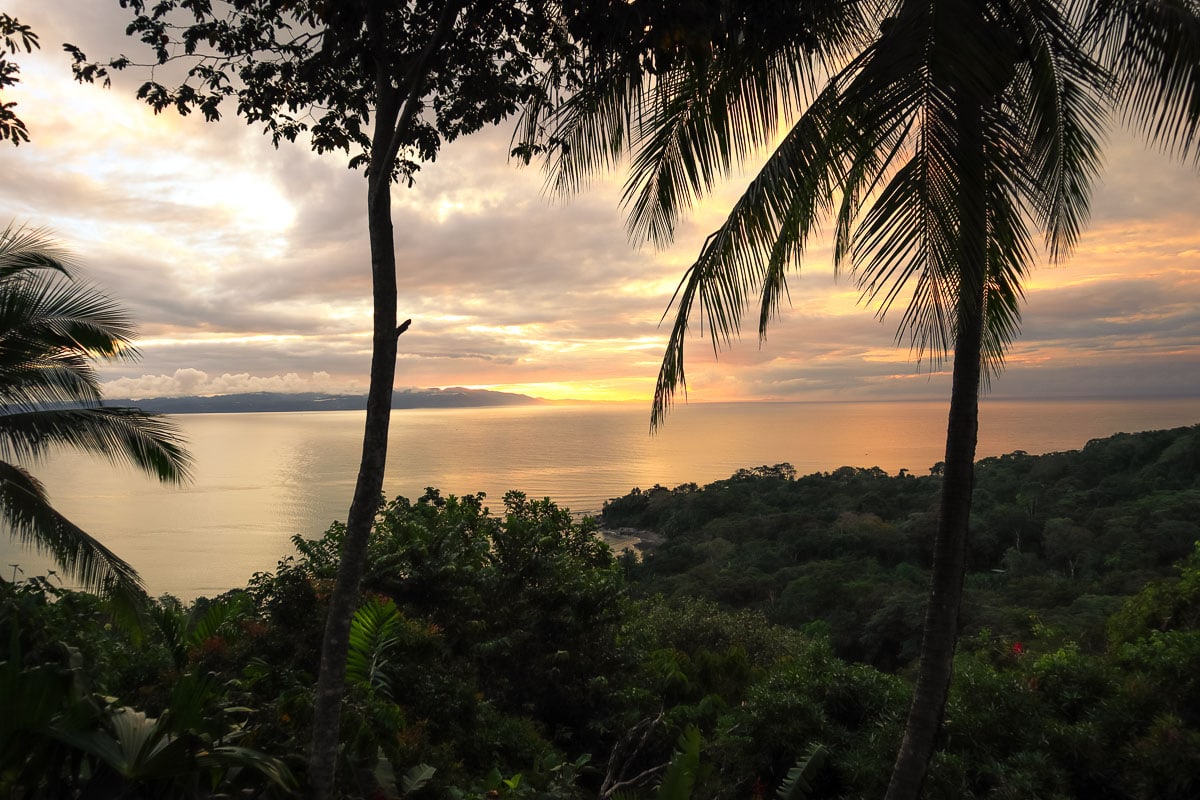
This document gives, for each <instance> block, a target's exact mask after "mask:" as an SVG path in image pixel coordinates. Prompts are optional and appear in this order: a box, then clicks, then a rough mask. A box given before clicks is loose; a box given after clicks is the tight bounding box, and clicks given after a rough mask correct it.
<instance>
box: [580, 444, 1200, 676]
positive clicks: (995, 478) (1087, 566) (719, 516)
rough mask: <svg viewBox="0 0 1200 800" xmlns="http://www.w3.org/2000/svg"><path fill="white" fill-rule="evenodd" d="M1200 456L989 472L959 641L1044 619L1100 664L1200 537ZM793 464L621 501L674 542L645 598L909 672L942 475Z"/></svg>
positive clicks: (1022, 460) (634, 578) (1186, 452)
mask: <svg viewBox="0 0 1200 800" xmlns="http://www.w3.org/2000/svg"><path fill="white" fill-rule="evenodd" d="M1198 442H1200V439H1198V437H1197V430H1196V428H1179V429H1176V430H1173V431H1152V432H1147V433H1142V434H1137V435H1128V434H1120V435H1117V436H1114V437H1111V438H1110V439H1101V440H1096V441H1092V442H1089V443H1088V444H1087V446H1086V447H1084V448H1083V449H1082V450H1081V451H1078V452H1069V453H1052V454H1048V455H1045V456H1031V455H1028V454H1027V453H1022V452H1017V453H1011V454H1008V455H1005V456H1000V457H996V458H987V459H983V460H982V461H980V462H979V464H978V466H977V470H976V476H977V483H976V486H977V490H976V497H975V503H974V508H973V525H972V531H971V539H970V542H969V545H968V558H969V561H970V571H969V573H968V575H967V578H966V583H967V586H968V589H969V591H968V598H967V602H966V606H965V608H964V610H963V623H964V628H965V631H966V632H967V633H968V634H970V633H973V632H977V631H979V630H982V629H983V628H989V629H991V630H993V631H998V632H1002V633H1004V634H1007V635H1010V636H1029V635H1030V634H1031V633H1032V627H1031V624H1030V622H1029V619H1030V615H1031V614H1037V615H1038V617H1039V618H1040V619H1041V620H1043V621H1044V622H1045V623H1046V624H1049V625H1051V626H1053V627H1062V628H1065V629H1067V630H1070V631H1072V636H1073V637H1074V638H1075V639H1076V640H1077V641H1078V642H1079V643H1080V645H1082V646H1085V647H1087V648H1090V649H1091V650H1092V651H1094V652H1098V651H1100V650H1102V649H1103V648H1104V646H1105V632H1104V627H1105V621H1106V620H1107V618H1108V615H1109V614H1111V613H1112V612H1113V611H1114V610H1115V609H1116V608H1117V607H1118V606H1119V605H1120V604H1121V602H1122V598H1124V597H1128V596H1130V595H1132V594H1133V593H1135V592H1137V591H1138V590H1140V589H1141V588H1142V586H1143V585H1144V584H1145V583H1146V581H1147V580H1148V579H1150V578H1152V577H1155V576H1164V575H1167V574H1170V569H1171V568H1170V565H1171V564H1173V563H1175V562H1176V561H1177V560H1178V559H1180V558H1181V557H1183V556H1185V555H1187V554H1188V553H1189V552H1191V551H1192V549H1193V547H1194V544H1193V543H1194V542H1195V541H1196V540H1197V538H1200V528H1198V527H1197V526H1196V524H1195V522H1194V520H1195V519H1196V518H1197V516H1198V515H1200V505H1198V501H1197V499H1196V493H1197V491H1200V489H1198V486H1200V484H1198V483H1197V481H1198V480H1200V479H1198V478H1197V474H1196V473H1195V472H1194V471H1193V472H1188V471H1187V470H1186V469H1184V470H1180V469H1178V467H1179V465H1181V464H1182V465H1184V466H1186V465H1187V464H1190V463H1191V461H1192V460H1193V459H1195V458H1197V457H1198V456H1200V449H1198V448H1200V444H1198ZM783 466H786V465H778V466H777V467H775V468H770V469H767V468H758V469H756V470H742V471H741V472H739V473H738V474H736V475H734V476H732V477H730V478H729V479H727V480H723V481H717V482H715V483H712V484H710V485H708V486H704V487H697V486H694V485H690V486H683V487H678V488H677V489H674V490H668V489H666V488H664V487H654V488H653V489H651V490H649V491H641V490H634V491H633V492H631V493H630V494H628V495H626V496H624V497H621V498H616V499H615V500H612V501H610V502H609V503H608V504H607V505H606V506H605V509H604V516H603V520H604V522H605V524H606V525H607V526H609V527H620V526H631V527H638V528H644V529H648V530H651V531H654V532H656V533H657V534H658V535H659V538H661V539H662V541H661V542H659V543H657V544H655V545H654V546H653V547H652V548H650V549H649V550H648V551H647V552H646V553H645V555H644V557H643V560H642V563H641V564H637V565H633V566H631V568H630V569H629V577H630V579H631V582H632V589H633V591H634V593H635V594H636V593H648V592H661V593H663V594H665V595H667V596H669V597H685V596H697V597H703V598H707V599H710V600H712V601H714V602H717V603H719V604H720V605H722V606H723V607H726V608H750V609H756V610H760V611H762V612H763V613H765V614H766V615H767V617H768V618H769V619H770V620H771V621H773V622H777V623H782V624H787V625H791V626H795V627H798V628H805V627H806V626H817V628H820V629H823V630H828V631H829V633H830V635H831V637H832V640H833V643H834V645H835V647H836V649H837V652H838V653H839V655H841V656H843V657H846V658H851V659H855V660H861V661H865V662H867V663H871V664H874V665H876V666H878V667H880V668H882V669H886V670H890V671H894V670H899V669H902V668H903V667H904V666H905V665H907V664H909V663H910V662H911V661H912V660H913V659H914V658H915V656H916V653H917V648H918V644H919V641H920V635H921V630H922V624H923V619H924V606H925V593H926V590H927V584H928V577H927V576H928V572H927V570H928V561H929V557H930V553H929V549H928V548H929V542H930V537H931V536H932V531H933V525H934V517H935V513H934V512H935V505H934V504H935V500H936V497H937V489H938V483H939V479H938V478H937V477H936V476H928V477H914V476H912V475H907V474H906V475H901V476H888V475H887V474H885V473H883V472H882V471H881V470H867V469H853V468H848V467H847V468H842V469H839V470H835V471H834V472H831V473H823V474H814V475H807V476H803V477H798V478H797V477H794V476H793V475H792V474H791V473H790V472H789V471H788V470H786V469H783V468H781V467H783ZM813 629H814V630H815V629H816V628H813Z"/></svg>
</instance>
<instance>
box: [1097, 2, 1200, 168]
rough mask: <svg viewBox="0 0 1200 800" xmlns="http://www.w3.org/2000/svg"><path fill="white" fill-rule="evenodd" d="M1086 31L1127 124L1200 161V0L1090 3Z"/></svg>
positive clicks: (1184, 157) (1155, 142) (1152, 140)
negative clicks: (1108, 74) (1112, 84)
mask: <svg viewBox="0 0 1200 800" xmlns="http://www.w3.org/2000/svg"><path fill="white" fill-rule="evenodd" d="M1083 30H1084V32H1085V34H1086V35H1087V36H1088V42H1089V43H1090V44H1091V45H1092V47H1093V48H1094V50H1095V52H1096V53H1097V54H1098V58H1099V60H1100V62H1101V63H1102V64H1104V65H1105V66H1106V67H1107V68H1108V69H1109V70H1110V71H1111V73H1112V74H1113V76H1114V81H1115V91H1116V97H1117V100H1118V101H1119V103H1120V104H1121V107H1122V111H1123V113H1124V115H1125V119H1126V122H1128V123H1129V124H1130V125H1131V127H1132V128H1133V129H1134V130H1136V131H1139V132H1142V133H1144V134H1145V136H1146V137H1147V139H1148V140H1149V141H1150V142H1151V143H1153V144H1155V145H1157V146H1159V147H1161V148H1163V149H1164V150H1166V151H1168V152H1172V153H1175V154H1176V155H1177V156H1179V157H1180V158H1182V159H1185V160H1191V161H1192V162H1193V163H1198V162H1200V2H1197V0H1169V1H1166V0H1091V2H1088V3H1086V4H1085V11H1084V23H1083Z"/></svg>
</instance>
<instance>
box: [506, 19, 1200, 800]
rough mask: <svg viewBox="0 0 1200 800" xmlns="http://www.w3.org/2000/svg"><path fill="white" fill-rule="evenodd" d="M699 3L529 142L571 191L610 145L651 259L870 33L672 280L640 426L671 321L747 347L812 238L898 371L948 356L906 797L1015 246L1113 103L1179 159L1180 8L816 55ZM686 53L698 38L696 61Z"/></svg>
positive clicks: (997, 27)
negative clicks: (852, 291) (825, 250)
mask: <svg viewBox="0 0 1200 800" xmlns="http://www.w3.org/2000/svg"><path fill="white" fill-rule="evenodd" d="M598 5H606V4H598ZM612 5H619V4H612ZM647 5H650V6H651V7H652V8H657V6H656V5H655V4H647ZM718 5H720V4H714V6H713V9H712V10H713V15H712V18H711V19H709V20H708V23H707V24H701V25H698V26H696V25H693V26H692V27H691V28H690V29H689V30H688V31H685V32H684V33H683V34H682V35H680V34H679V30H678V29H679V27H680V25H681V23H679V22H676V21H673V20H671V19H670V18H669V17H668V18H666V19H665V20H664V19H654V18H652V17H651V18H650V24H649V25H648V26H646V33H645V36H644V38H643V39H639V40H637V41H638V42H646V41H649V42H653V43H656V44H655V46H653V47H651V48H649V49H650V50H651V57H649V58H642V59H634V60H633V61H632V63H631V61H630V59H628V58H623V57H621V55H620V54H621V52H627V50H628V48H629V45H627V46H626V50H625V51H621V50H618V51H617V54H616V55H614V56H613V57H612V58H611V59H610V60H609V62H608V67H607V68H606V69H597V70H596V71H595V72H594V73H593V74H591V75H589V76H587V79H588V80H587V83H586V84H585V87H584V90H583V91H581V92H579V93H578V94H577V95H576V96H575V97H574V98H573V99H572V100H571V101H569V102H568V103H567V104H566V105H565V107H564V108H563V109H560V110H558V112H557V113H558V116H557V120H556V122H555V123H553V124H551V125H550V127H549V129H548V130H549V131H550V132H549V134H548V136H547V142H548V144H547V149H548V150H549V153H550V157H549V159H548V163H549V164H550V166H551V169H552V178H551V181H552V183H553V184H554V185H556V186H558V187H561V188H566V189H572V188H574V187H576V186H578V185H579V184H580V182H581V181H582V180H583V178H585V177H586V176H587V175H588V174H589V173H590V172H592V171H594V170H596V169H597V168H602V167H607V166H609V165H611V164H613V163H616V162H617V160H618V159H619V158H620V157H621V156H622V155H623V154H624V153H625V151H626V150H632V151H633V156H632V161H631V164H632V166H631V175H630V177H629V179H628V181H627V183H626V194H625V199H626V201H627V203H628V206H629V210H630V221H629V230H630V233H631V234H632V236H634V237H635V238H645V239H649V240H651V241H653V242H656V243H663V242H666V241H669V240H670V238H671V235H672V232H673V228H674V225H675V222H676V220H677V219H678V216H679V214H680V209H681V208H682V207H683V206H686V205H687V204H688V203H690V202H691V201H693V200H694V199H696V198H697V197H699V196H700V195H701V194H703V193H704V192H705V191H707V190H708V189H709V188H710V187H711V186H712V185H713V183H714V182H715V181H716V180H717V179H718V178H720V177H722V176H723V175H725V174H727V173H728V171H729V169H730V167H731V165H734V164H736V163H739V162H740V161H741V160H743V159H744V158H745V156H746V155H747V154H748V153H750V152H752V151H753V150H754V149H755V148H758V147H763V146H765V145H768V144H770V143H771V141H772V137H773V136H774V128H775V125H774V123H775V121H776V114H777V111H776V110H777V109H778V108H780V107H781V106H783V107H787V106H788V105H790V104H792V103H793V102H794V101H795V98H796V97H797V94H798V89H802V88H803V87H804V78H805V76H811V75H812V74H813V70H811V69H807V70H806V69H805V65H806V63H807V59H808V58H809V57H810V56H811V55H812V54H814V53H815V54H816V55H817V56H818V57H820V56H830V55H832V56H836V55H837V54H838V53H839V52H845V48H846V46H847V45H850V44H854V42H855V34H858V35H859V36H863V35H864V34H867V33H869V34H870V35H869V36H866V37H865V38H863V39H862V40H861V42H862V46H861V47H859V48H856V49H855V50H854V51H853V52H852V53H851V54H850V56H849V58H848V59H847V60H846V61H845V63H844V66H842V67H841V68H840V69H831V75H830V77H829V79H828V80H827V81H826V83H825V85H824V88H822V89H821V90H820V92H819V93H817V94H816V96H815V97H814V98H813V99H812V101H811V102H810V103H808V104H807V106H806V108H804V110H803V112H802V113H801V114H800V115H799V117H798V119H797V121H796V122H795V124H794V125H793V126H792V127H791V128H790V130H789V131H788V132H787V133H786V135H785V136H784V138H783V139H782V141H781V142H780V143H779V144H778V145H777V146H776V148H775V150H774V151H773V152H772V153H771V154H770V155H769V157H768V158H767V161H766V164H765V166H763V167H762V169H761V170H760V171H759V173H758V175H757V177H756V178H755V179H754V180H753V181H752V182H751V184H750V186H749V187H748V189H747V191H746V192H745V194H744V195H743V196H742V197H741V199H740V200H739V201H737V203H736V204H735V206H734V208H733V209H732V211H731V213H730V214H729V216H728V217H727V218H726V220H725V222H724V223H723V224H722V225H721V227H720V228H718V229H717V230H716V231H715V232H713V233H712V234H711V235H710V236H709V237H708V239H707V240H706V241H705V243H704V246H703V248H702V249H701V252H700V255H699V257H698V259H697V261H696V262H695V263H694V264H693V265H692V266H691V267H690V268H689V270H688V272H687V274H686V275H685V277H684V279H683V281H682V282H681V284H680V287H679V289H678V290H677V293H676V296H675V298H674V303H675V307H676V310H677V313H676V317H675V322H674V325H673V326H672V329H671V334H670V338H669V342H668V345H667V351H666V355H665V357H664V359H663V363H662V367H661V369H660V372H659V377H658V384H657V387H656V392H655V397H654V407H653V413H652V417H651V424H652V427H653V426H656V425H658V424H659V423H661V422H662V420H663V415H664V414H665V412H666V411H667V410H668V409H669V407H670V405H671V403H672V400H673V397H674V393H675V391H676V390H677V389H678V388H681V387H686V381H685V374H684V342H685V337H686V334H687V332H688V330H689V324H690V321H691V318H692V314H693V312H694V311H695V312H697V313H699V315H700V316H701V319H703V318H704V317H705V316H707V318H708V321H709V327H710V330H711V332H712V336H713V341H714V346H717V347H720V346H725V345H728V343H729V341H730V339H731V338H732V337H733V335H734V334H735V333H736V331H737V329H738V327H739V324H740V320H741V315H742V313H743V311H744V310H745V308H746V306H747V305H748V304H749V303H750V299H751V298H752V297H754V296H755V295H757V296H758V297H759V298H760V311H759V315H758V321H759V333H760V336H765V333H766V329H767V327H768V324H769V322H770V321H771V320H772V319H773V318H774V317H775V316H776V315H777V313H778V312H779V310H780V305H781V301H782V300H783V299H784V298H785V297H786V295H787V274H788V271H789V270H790V269H791V268H799V266H800V264H801V262H802V260H803V255H804V250H805V246H806V244H807V241H808V238H809V236H810V235H811V234H812V233H813V232H814V231H815V230H816V229H818V227H819V226H820V225H821V224H823V223H824V222H826V221H831V222H832V224H833V228H834V232H835V248H834V257H835V265H836V266H837V267H838V268H840V269H843V270H846V271H848V272H849V273H850V274H851V276H852V277H853V278H854V279H855V281H856V282H857V284H858V286H859V287H860V288H861V290H862V296H863V298H864V299H865V300H867V301H868V302H873V303H875V304H876V305H877V307H878V309H879V314H880V315H881V316H882V315H883V314H885V313H886V312H887V311H888V310H889V309H891V308H892V307H893V305H895V304H896V303H897V302H899V303H900V304H901V305H904V304H905V303H907V307H906V308H905V310H904V311H903V312H902V316H901V320H900V334H899V336H900V338H906V339H908V340H909V341H910V343H911V345H912V348H913V350H914V351H915V353H916V354H917V356H918V358H919V359H926V360H927V361H928V362H930V363H932V364H937V363H939V362H940V360H941V359H942V358H943V357H945V356H946V355H947V354H952V358H953V367H952V374H953V385H952V389H951V402H950V413H949V425H948V431H947V442H946V460H945V462H944V469H943V477H942V494H941V501H940V505H939V514H938V525H937V533H936V538H935V543H934V554H935V555H934V570H933V576H932V581H931V589H930V600H929V605H928V609H927V613H926V619H925V636H924V640H923V644H922V650H921V662H920V667H919V671H918V675H917V681H916V687H915V692H914V696H913V701H912V706H911V712H910V716H909V720H908V725H907V728H906V733H905V737H904V741H903V743H902V745H901V749H900V753H899V756H898V758H897V761H896V767H895V771H894V773H893V780H892V783H891V786H890V787H889V792H888V797H889V798H901V797H907V798H912V797H915V796H916V795H917V794H919V792H920V789H921V785H922V781H923V777H924V774H925V770H926V768H927V765H928V762H929V759H930V757H931V754H932V752H933V746H934V739H935V736H936V734H937V731H938V729H939V726H940V724H941V718H942V714H943V709H944V707H945V702H946V694H947V689H948V686H949V682H950V676H951V671H952V665H953V657H954V650H955V645H956V634H957V626H958V617H959V609H960V606H961V597H962V586H963V575H964V571H965V553H966V541H967V526H968V520H969V517H970V508H971V498H972V490H973V484H974V463H973V462H974V454H975V445H976V440H977V430H978V399H979V395H980V391H981V388H985V387H986V385H987V383H988V381H989V379H990V377H991V376H992V375H994V374H995V373H996V372H997V371H998V370H999V368H1000V367H1001V365H1002V362H1003V356H1004V352H1005V349H1006V347H1007V346H1008V344H1009V343H1010V342H1011V341H1012V339H1013V337H1014V336H1015V335H1016V333H1017V329H1018V323H1019V317H1020V300H1021V296H1022V287H1021V283H1022V280H1023V279H1024V277H1025V275H1026V272H1027V271H1028V270H1029V268H1030V267H1031V266H1033V264H1034V261H1035V259H1036V254H1037V250H1038V246H1037V244H1036V243H1035V240H1036V239H1037V238H1038V237H1039V235H1040V238H1042V239H1043V241H1044V250H1045V253H1046V255H1048V256H1049V257H1050V258H1051V259H1059V258H1061V257H1063V256H1065V255H1066V254H1067V253H1068V252H1069V251H1070V249H1071V247H1072V245H1073V244H1074V242H1075V240H1076V238H1077V236H1078V234H1079V231H1080V230H1081V228H1082V226H1083V224H1084V222H1085V220H1086V216H1087V209H1088V200H1089V187H1090V184H1091V181H1092V179H1093V178H1094V176H1095V174H1096V171H1097V169H1098V163H1099V144H1098V142H1099V139H1100V135H1101V132H1102V128H1103V125H1104V123H1105V121H1106V113H1107V112H1108V110H1109V109H1110V108H1111V107H1112V106H1113V105H1115V104H1117V103H1118V102H1121V103H1123V104H1124V107H1125V108H1126V109H1128V111H1129V115H1128V117H1129V119H1130V121H1132V122H1133V123H1134V124H1135V125H1136V126H1137V127H1139V128H1140V129H1143V130H1145V131H1146V132H1147V133H1148V135H1149V136H1150V137H1151V138H1152V139H1154V140H1156V141H1158V142H1159V143H1160V144H1164V145H1168V146H1174V147H1175V148H1176V149H1177V150H1179V151H1180V152H1181V153H1183V154H1185V155H1186V154H1188V153H1193V152H1195V151H1196V146H1197V141H1196V136H1195V133H1196V130H1197V125H1198V124H1200V102H1197V98H1198V97H1200V67H1198V66H1197V64H1200V59H1198V58H1196V57H1195V56H1196V53H1197V43H1198V42H1200V33H1198V32H1200V23H1198V14H1197V11H1198V9H1197V6H1196V4H1195V3H1194V2H1191V0H1186V1H1185V2H1178V3H1161V4H1160V3H1139V2H1132V0H1130V1H1125V0H1094V2H1060V1H1059V2H1056V1H1055V0H1017V1H1016V2H996V1H994V0H949V1H948V2H938V3H931V2H928V0H895V1H894V2H880V3H876V2H864V3H850V4H847V5H845V6H840V7H839V10H838V11H837V12H836V13H837V14H840V15H842V20H843V22H844V27H842V28H838V27H837V26H836V25H835V26H834V30H836V31H838V32H839V33H841V32H843V31H849V32H850V34H849V35H848V36H842V37H840V38H834V39H832V40H830V41H828V42H826V43H825V44H824V46H823V47H817V46H814V45H813V44H812V37H813V35H814V32H815V33H816V34H817V35H820V34H821V33H822V32H823V31H822V29H820V28H817V29H814V26H813V24H812V20H813V19H819V16H813V15H807V16H804V15H801V16H799V17H798V18H793V19H787V18H781V17H776V18H775V19H774V20H773V21H774V23H775V24H774V25H773V26H772V28H771V29H770V30H763V29H762V28H761V27H760V26H758V25H756V24H754V20H753V18H751V19H749V20H748V19H746V18H745V17H743V16H736V15H729V14H728V13H727V12H725V11H724V6H723V5H720V8H719V9H717V8H716V6H718ZM705 7H707V6H705ZM606 10H607V9H606ZM606 10H601V9H597V10H596V11H595V13H605V12H606ZM614 13H615V12H614ZM861 21H866V22H867V23H868V25H867V26H866V27H864V26H861V25H859V24H858V23H859V22H861ZM641 23H642V24H643V25H644V26H645V18H644V17H643V18H642V19H641ZM655 23H658V24H659V26H660V27H659V28H658V29H657V30H655V29H653V25H654V24H655ZM688 33H691V34H693V35H692V36H689V35H687V34H688ZM695 35H699V36H701V37H707V38H706V39H704V41H703V46H696V42H695V41H694V36H695ZM606 45H609V46H611V43H610V42H606V41H603V40H599V41H596V42H595V47H596V48H598V49H600V48H603V47H604V46H606ZM633 46H634V47H636V46H637V45H636V44H635V45H633ZM829 63H830V59H829V58H826V59H825V61H824V64H826V65H827V64H829ZM647 66H648V67H649V68H648V69H644V70H643V69H642V68H644V67H647ZM535 116H536V115H535ZM536 127H537V126H536V125H531V126H530V128H529V130H535V129H536ZM529 152H531V151H526V153H527V154H528V153H529Z"/></svg>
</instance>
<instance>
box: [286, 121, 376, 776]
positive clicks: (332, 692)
mask: <svg viewBox="0 0 1200 800" xmlns="http://www.w3.org/2000/svg"><path fill="white" fill-rule="evenodd" d="M384 105H385V100H384V99H383V98H381V99H380V102H379V107H378V108H377V113H376V121H375V131H374V137H373V142H372V149H373V152H375V153H384V152H386V151H387V147H388V142H389V141H390V139H391V134H392V131H393V123H392V120H394V119H395V114H394V113H391V114H389V113H388V110H385V109H384ZM385 163H386V161H385V160H383V159H380V164H385ZM367 180H368V184H367V186H368V189H367V226H368V228H369V230H370V241H371V295H372V299H373V301H374V332H373V336H372V347H371V384H370V388H369V389H368V392H367V420H366V425H365V428H364V431H363V446H362V459H361V460H360V462H359V468H358V479H357V481H356V483H355V485H354V499H353V501H351V504H350V511H349V514H348V515H347V517H346V533H345V536H344V538H343V540H342V553H341V561H340V563H339V565H338V573H337V580H336V582H335V583H334V587H333V594H332V595H331V596H330V599H329V615H328V617H327V618H326V621H325V636H324V639H323V641H322V644H321V667H320V673H319V674H318V678H317V694H316V698H315V700H314V705H313V732H312V741H311V745H310V750H309V763H308V771H309V796H310V797H312V798H314V800H326V798H329V797H331V796H332V792H333V785H334V775H335V772H336V769H337V746H338V732H339V727H340V723H341V713H342V694H343V691H344V689H345V682H346V653H347V649H348V648H349V642H350V623H351V620H352V619H353V617H354V612H355V610H356V608H357V606H358V592H359V585H360V583H361V582H362V576H363V572H364V571H365V568H366V556H367V542H368V540H369V539H370V535H371V526H372V523H373V522H374V520H375V512H376V511H377V510H378V509H379V502H380V498H381V497H382V493H383V475H384V469H385V467H386V465H387V444H388V426H389V424H390V422H391V408H392V387H393V384H394V383H395V379H396V338H397V335H398V334H397V329H396V250H395V242H394V240H393V238H392V194H391V173H390V171H389V170H388V169H387V167H386V166H380V167H379V168H377V167H376V165H375V164H372V166H371V168H370V170H369V174H368V176H367Z"/></svg>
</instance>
